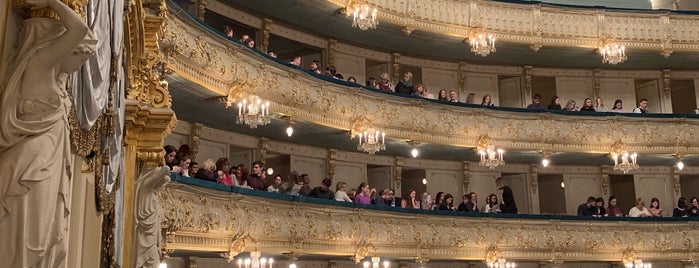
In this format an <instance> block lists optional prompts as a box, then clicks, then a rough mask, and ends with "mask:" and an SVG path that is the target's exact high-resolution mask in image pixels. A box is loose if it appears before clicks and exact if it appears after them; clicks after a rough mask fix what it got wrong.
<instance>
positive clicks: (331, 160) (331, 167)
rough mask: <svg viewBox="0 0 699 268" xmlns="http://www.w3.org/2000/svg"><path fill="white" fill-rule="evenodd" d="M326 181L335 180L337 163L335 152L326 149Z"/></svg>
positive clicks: (334, 150)
mask: <svg viewBox="0 0 699 268" xmlns="http://www.w3.org/2000/svg"><path fill="white" fill-rule="evenodd" d="M327 161H328V179H331V180H333V181H334V180H335V162H337V150H336V149H328V158H327Z"/></svg>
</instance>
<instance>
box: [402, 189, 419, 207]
mask: <svg viewBox="0 0 699 268" xmlns="http://www.w3.org/2000/svg"><path fill="white" fill-rule="evenodd" d="M400 207H402V208H414V209H419V208H420V201H419V200H417V192H416V191H415V190H412V189H411V190H408V191H407V192H406V194H405V195H403V199H402V200H401V202H400Z"/></svg>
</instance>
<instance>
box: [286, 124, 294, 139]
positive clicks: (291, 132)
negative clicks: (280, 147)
mask: <svg viewBox="0 0 699 268" xmlns="http://www.w3.org/2000/svg"><path fill="white" fill-rule="evenodd" d="M286 135H287V136H289V137H291V135H294V127H292V126H291V125H289V126H288V127H286Z"/></svg>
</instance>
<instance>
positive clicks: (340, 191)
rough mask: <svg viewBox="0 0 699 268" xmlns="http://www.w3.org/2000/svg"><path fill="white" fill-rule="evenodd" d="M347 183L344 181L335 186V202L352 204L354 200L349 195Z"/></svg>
mask: <svg viewBox="0 0 699 268" xmlns="http://www.w3.org/2000/svg"><path fill="white" fill-rule="evenodd" d="M346 190H347V183H345V182H344V181H341V182H338V183H337V184H336V185H335V201H344V202H352V199H351V198H350V197H349V195H347V192H346Z"/></svg>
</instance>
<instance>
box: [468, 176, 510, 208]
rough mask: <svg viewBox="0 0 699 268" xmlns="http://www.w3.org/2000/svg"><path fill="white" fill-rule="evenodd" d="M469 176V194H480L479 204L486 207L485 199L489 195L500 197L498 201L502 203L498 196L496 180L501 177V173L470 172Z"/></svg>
mask: <svg viewBox="0 0 699 268" xmlns="http://www.w3.org/2000/svg"><path fill="white" fill-rule="evenodd" d="M469 176H470V178H469V179H470V182H469V187H468V188H469V189H468V192H475V193H476V194H478V203H480V204H483V205H484V204H485V198H486V197H488V195H489V194H496V195H498V201H502V200H501V199H500V195H499V194H498V189H497V188H496V187H495V179H496V178H497V177H500V173H499V172H469Z"/></svg>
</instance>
